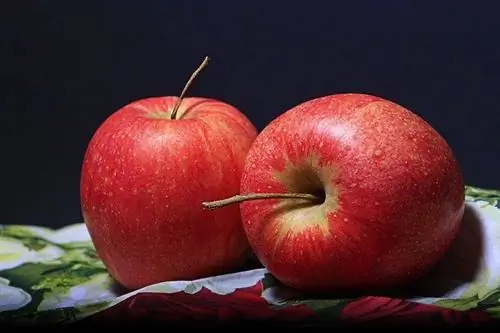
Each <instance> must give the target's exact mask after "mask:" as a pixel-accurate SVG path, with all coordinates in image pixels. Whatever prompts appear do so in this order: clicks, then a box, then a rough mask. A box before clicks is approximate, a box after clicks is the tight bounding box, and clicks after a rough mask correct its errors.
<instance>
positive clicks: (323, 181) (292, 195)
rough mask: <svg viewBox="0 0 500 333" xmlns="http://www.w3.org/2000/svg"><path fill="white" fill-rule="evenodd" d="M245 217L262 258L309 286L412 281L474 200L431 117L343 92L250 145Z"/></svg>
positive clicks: (292, 114)
mask: <svg viewBox="0 0 500 333" xmlns="http://www.w3.org/2000/svg"><path fill="white" fill-rule="evenodd" d="M238 202H241V214H242V222H243V224H244V228H245V231H246V234H247V236H248V239H249V242H250V245H251V247H252V248H253V249H254V251H255V254H256V256H257V257H258V258H259V259H260V261H261V262H262V263H263V264H264V266H266V267H267V268H268V270H269V271H270V272H271V273H272V274H273V275H274V276H276V277H277V278H278V279H279V280H281V282H283V283H284V284H286V285H288V286H290V287H293V288H296V289H301V290H305V291H311V292H321V291H330V292H334V291H369V290H375V289H379V290H380V289H385V288H392V287H396V286H402V285H406V284H409V283H412V282H414V281H415V280H416V279H418V278H419V277H421V276H422V275H423V274H425V273H426V272H427V271H428V270H429V269H430V268H431V267H433V266H434V265H435V264H436V263H437V262H438V261H439V260H440V258H442V256H443V255H444V253H445V252H446V251H447V249H448V248H449V247H450V245H451V244H452V242H453V240H454V238H455V237H456V235H457V232H458V231H459V228H460V224H461V220H462V216H463V213H464V206H465V195H464V183H463V178H462V173H461V170H460V167H459V164H458V163H457V161H456V159H455V158H454V156H453V153H452V150H451V149H450V147H449V146H448V144H447V142H446V141H445V140H444V139H443V138H442V137H441V136H440V135H439V134H438V132H437V131H436V130H435V129H433V128H432V127H431V126H430V125H429V124H428V123H427V122H425V121H424V120H423V119H422V118H420V117H419V116H417V115H416V114H414V113H412V112H410V111H409V110H407V109H405V108H403V107H402V106H400V105H397V104H395V103H393V102H391V101H387V100H385V99H382V98H379V97H375V96H370V95H365V94H336V95H331V96H326V97H321V98H317V99H313V100H311V101H308V102H305V103H303V104H300V105H298V106H296V107H294V108H292V109H291V110H289V111H287V112H285V113H284V114H282V115H281V116H279V117H278V118H277V119H275V120H274V121H272V122H271V123H270V124H269V125H268V126H267V127H266V128H265V129H264V130H263V131H262V132H261V133H260V134H259V136H258V137H257V139H256V140H255V142H254V144H253V145H252V148H251V149H250V151H249V153H248V155H247V159H246V163H245V168H244V171H243V175H242V181H241V195H238V196H235V197H232V198H229V199H224V200H219V201H215V202H206V203H204V206H205V207H207V208H209V209H210V208H211V209H215V208H220V207H223V206H226V205H231V204H233V203H238Z"/></svg>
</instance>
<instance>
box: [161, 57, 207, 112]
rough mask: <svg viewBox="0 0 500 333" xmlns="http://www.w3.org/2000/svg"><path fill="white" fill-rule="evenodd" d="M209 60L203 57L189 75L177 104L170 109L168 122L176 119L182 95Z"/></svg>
mask: <svg viewBox="0 0 500 333" xmlns="http://www.w3.org/2000/svg"><path fill="white" fill-rule="evenodd" d="M209 60H210V58H209V57H205V59H203V62H202V63H201V65H200V66H198V68H197V69H196V70H195V71H194V72H193V74H191V77H190V78H189V80H188V81H187V82H186V85H185V86H184V88H183V89H182V92H181V94H180V95H179V99H178V100H177V102H176V103H175V105H174V108H173V109H172V113H171V114H170V120H175V119H177V112H178V111H179V107H180V106H181V103H182V100H183V99H184V95H185V94H186V92H187V90H188V89H189V87H190V86H191V84H192V83H193V81H194V79H195V78H196V77H197V76H198V74H200V72H201V71H202V70H203V69H204V68H205V67H206V66H207V65H208V61H209Z"/></svg>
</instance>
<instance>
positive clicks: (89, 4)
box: [0, 0, 500, 226]
mask: <svg viewBox="0 0 500 333" xmlns="http://www.w3.org/2000/svg"><path fill="white" fill-rule="evenodd" d="M495 3H496V2H495V1H477V2H473V1H444V0H440V1H409V0H406V1H405V0H391V1H390V0H385V1H376V0H372V1H353V0H350V1H312V0H309V1H283V0H281V1H278V0H274V1H262V0H261V1H258V0H253V1H249V0H247V1H222V0H219V1H203V0H183V1H176V0H175V1H174V0H168V1H102V2H98V1H94V2H93V1H12V0H11V1H2V4H1V5H0V22H1V27H0V34H1V36H0V37H1V47H2V48H1V49H0V51H1V53H0V54H1V60H2V61H1V66H2V67H1V80H2V81H4V82H3V83H4V84H3V88H2V90H1V91H2V92H1V94H2V98H1V101H0V103H1V104H0V106H1V109H0V110H1V112H2V115H1V120H0V124H1V135H2V140H1V143H2V147H1V152H0V154H1V155H0V156H1V158H2V160H1V165H2V169H1V170H2V172H1V176H2V182H1V187H2V194H3V195H2V213H3V214H2V221H0V223H26V224H40V225H51V226H61V225H65V224H69V223H74V222H80V221H81V214H80V207H79V204H80V203H79V176H80V166H81V161H82V157H83V153H84V150H85V148H86V145H87V143H88V141H89V139H90V137H91V135H92V134H93V132H94V131H95V130H96V129H97V127H98V126H99V124H100V123H101V122H102V121H103V120H104V119H105V118H106V117H107V116H109V115H110V114H111V113H112V112H114V111H115V110H117V109H118V108H120V107H121V106H123V105H124V104H126V103H128V102H130V101H132V100H135V99H139V98H143V97H147V96H154V95H177V94H178V93H179V92H180V90H181V88H182V86H183V85H184V83H185V81H186V79H187V78H188V77H189V75H190V74H191V72H192V71H193V69H194V68H195V67H196V66H197V65H198V64H199V62H200V61H201V59H202V58H203V56H205V55H209V56H211V58H212V61H211V63H210V65H209V67H208V68H207V69H206V70H205V71H204V72H203V73H202V75H201V76H200V77H199V78H198V80H197V81H196V83H195V84H194V85H193V87H192V89H191V90H190V93H189V94H190V95H204V96H210V97H215V98H218V99H222V100H225V101H227V102H229V103H231V104H234V105H235V106H237V107H238V108H239V109H241V110H242V111H243V112H244V113H246V114H247V116H248V117H249V118H250V119H251V120H252V121H253V122H254V123H255V125H256V126H257V127H258V128H259V129H262V128H263V127H264V126H265V124H266V123H267V122H269V121H270V120H271V119H273V118H274V117H276V116H277V115H278V114H280V113H282V112H283V111H285V110H286V109H288V108H290V107H292V106H294V105H296V104H298V103H300V102H303V101H305V100H308V99H311V98H313V97H318V96H321V95H326V94H331V93H337V92H364V93H370V94H376V95H379V96H381V97H385V98H388V99H391V100H393V101H395V102H398V103H400V104H402V105H404V106H406V107H408V108H410V109H412V110H413V111H414V112H416V113H418V114H420V115H421V116H423V117H424V118H425V119H426V120H427V121H429V122H430V123H431V124H432V125H433V126H434V127H435V128H436V129H437V130H438V131H440V132H441V134H442V135H443V136H444V137H445V138H446V139H447V140H448V142H449V144H450V145H451V146H452V148H453V149H454V151H455V152H456V155H457V157H458V159H459V161H460V162H461V164H462V167H463V171H464V174H465V177H466V181H467V183H469V184H472V185H477V186H482V187H490V188H500V179H499V177H497V170H498V169H499V167H500V161H499V159H498V158H497V152H498V151H499V148H500V143H499V142H500V140H499V139H498V137H499V136H498V135H496V133H497V131H498V129H499V128H500V122H499V121H498V120H497V119H498V118H497V114H498V112H499V105H500V84H499V82H498V80H499V78H500V64H499V59H500V38H499V33H500V23H499V22H500V21H498V13H499V7H500V6H498V5H495Z"/></svg>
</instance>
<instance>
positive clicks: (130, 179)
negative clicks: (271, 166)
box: [80, 58, 257, 289]
mask: <svg viewBox="0 0 500 333" xmlns="http://www.w3.org/2000/svg"><path fill="white" fill-rule="evenodd" d="M207 62H208V58H205V60H204V61H203V63H202V65H201V66H200V67H199V68H198V69H197V70H196V71H195V72H194V73H193V75H192V76H191V78H190V80H189V81H188V83H187V84H186V86H185V88H184V90H183V92H182V94H181V96H180V98H177V97H174V96H167V97H153V98H145V99H142V100H138V101H135V102H133V103H130V104H128V105H126V106H124V107H123V108H121V109H120V110H118V111H116V112H115V113H114V114H112V115H111V116H110V117H109V118H107V119H106V120H105V121H104V122H103V123H102V124H101V126H100V127H99V128H98V129H97V131H96V132H95V134H94V135H93V137H92V139H91V141H90V143H89V145H88V147H87V150H86V152H85V156H84V160H83V166H82V172H81V184H80V185H81V205H82V212H83V216H84V219H85V223H86V225H87V227H88V230H89V233H90V236H91V239H92V241H93V244H94V245H95V248H96V251H97V253H98V254H99V256H100V258H101V259H102V261H103V262H104V264H105V265H106V267H107V269H108V270H109V272H110V274H111V275H112V276H113V277H114V278H115V279H116V280H117V281H118V282H119V283H121V284H122V285H124V286H125V287H127V288H128V289H137V288H140V287H144V286H146V285H149V284H153V283H157V282H161V281H165V280H185V279H186V280H187V279H195V278H200V277H204V276H207V275H212V274H217V273H221V272H225V271H227V270H231V269H235V268H237V267H238V266H239V265H240V264H242V262H243V260H245V258H244V253H245V251H246V250H247V249H248V242H247V240H246V236H245V233H244V230H243V226H242V224H241V220H240V211H239V207H238V206H234V207H231V208H230V209H227V210H223V211H222V210H221V211H219V212H217V213H216V214H209V213H207V212H206V211H204V210H203V208H202V206H201V202H202V201H207V200H214V199H215V198H219V197H224V196H230V195H234V194H236V193H238V192H239V186H240V179H241V172H242V169H243V165H244V159H245V156H246V154H247V152H248V149H249V148H250V145H251V144H252V142H253V141H254V139H255V137H256V136H257V131H256V129H255V127H254V126H253V125H252V123H251V122H250V121H249V120H248V119H247V118H246V117H245V116H244V115H243V114H242V113H241V112H239V111H238V110H237V109H236V108H235V107H233V106H231V105H229V104H226V103H224V102H221V101H217V100H213V99H208V98H194V97H192V98H183V96H184V94H185V92H186V90H187V88H188V87H189V85H190V84H191V82H192V80H193V79H194V77H195V76H196V75H197V74H198V73H199V72H200V71H201V70H202V68H203V67H205V66H206V65H207Z"/></svg>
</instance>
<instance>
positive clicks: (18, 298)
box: [0, 186, 500, 324]
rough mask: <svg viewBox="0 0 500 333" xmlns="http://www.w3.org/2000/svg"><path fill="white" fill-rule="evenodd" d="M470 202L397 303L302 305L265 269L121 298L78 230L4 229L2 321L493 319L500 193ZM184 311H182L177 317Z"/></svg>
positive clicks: (481, 193)
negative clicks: (454, 235)
mask: <svg viewBox="0 0 500 333" xmlns="http://www.w3.org/2000/svg"><path fill="white" fill-rule="evenodd" d="M466 200H467V207H466V213H465V218H464V222H463V224H462V230H461V232H460V235H459V237H458V239H457V241H456V242H455V244H454V245H453V247H452V248H451V249H450V251H449V253H448V254H447V255H446V257H445V258H444V259H443V260H442V261H441V262H440V263H439V264H438V265H437V266H436V267H435V268H434V269H433V270H432V271H431V272H430V273H429V274H428V276H426V277H425V278H424V279H422V281H420V282H419V283H417V285H415V286H414V288H412V290H411V291H406V292H404V293H402V294H401V297H395V296H394V295H392V296H391V297H389V296H386V297H383V296H374V295H363V296H359V297H351V298H334V297H330V298H328V299H323V298H321V299H320V298H314V297H308V296H306V295H301V294H300V293H298V292H297V291H294V290H291V289H289V288H286V287H284V286H283V285H281V284H280V283H279V281H277V280H276V279H275V278H274V277H273V276H272V275H271V274H270V273H269V272H267V270H266V269H265V268H253V269H249V270H245V271H241V272H237V273H232V274H226V275H221V276H215V277H209V278H205V279H199V280H196V281H170V282H163V283H159V284H155V285H151V286H148V287H145V288H142V289H140V290H136V291H133V292H126V291H123V289H121V288H119V287H118V286H117V285H116V284H115V283H114V281H113V279H112V278H111V277H110V276H109V275H108V273H107V271H106V268H105V267H104V265H103V264H102V262H101V261H100V260H99V258H98V256H97V255H96V252H95V249H94V247H93V245H92V242H91V241H90V237H89V234H88V232H87V229H86V227H85V225H84V224H83V223H80V224H75V225H70V226H67V227H65V228H62V229H59V230H52V229H48V228H43V227H37V226H19V225H0V322H2V321H3V322H15V323H28V324H29V323H40V322H42V323H43V322H74V321H75V320H81V319H83V320H85V319H89V318H90V319H92V318H99V316H101V315H107V314H109V315H117V314H118V313H122V312H120V311H122V310H123V311H125V312H123V313H127V314H130V313H134V314H136V313H143V312H144V311H145V310H144V311H143V310H141V309H142V308H141V306H143V305H140V304H159V305H157V306H161V307H163V308H164V310H163V311H164V312H162V313H163V314H162V316H164V317H165V316H166V317H168V316H169V314H172V315H175V316H179V318H180V317H182V318H185V317H186V316H187V317H189V318H190V316H194V317H198V316H201V317H203V318H217V320H230V319H231V318H233V319H234V318H236V317H238V316H239V317H241V316H248V317H250V318H252V317H256V318H257V317H258V318H270V317H273V316H274V314H275V313H276V315H277V316H278V317H279V315H278V314H281V317H294V318H305V319H307V320H309V319H310V318H314V320H326V321H328V320H331V319H344V320H356V319H358V320H359V322H366V321H370V320H383V319H388V320H389V319H390V320H393V321H394V320H396V321H397V320H401V319H402V318H407V319H408V318H420V319H419V320H421V319H422V318H424V319H425V318H427V319H429V320H431V319H430V318H435V317H436V315H435V314H436V313H438V314H440V315H439V317H440V318H442V322H443V323H449V322H451V321H456V320H457V318H458V317H459V316H461V315H462V314H463V315H464V316H463V318H462V319H460V320H466V321H469V320H470V321H474V320H485V318H486V317H487V318H497V317H500V191H496V190H488V189H481V188H477V187H470V186H468V187H466ZM403 295H405V296H403ZM141 299H142V300H144V302H143V303H141ZM146 300H147V301H146ZM155 302H156V303H155ZM190 302H193V304H191V303H190ZM138 304H139V305H138ZM175 304H177V305H175ZM182 305H184V307H185V308H186V309H187V310H182V311H180V310H179V309H178V308H179V307H182ZM175 306H177V307H175ZM247 307H248V308H247ZM131 311H132V312H131ZM183 311H184V312H183ZM146 312H152V311H146ZM153 312H154V311H153ZM188 312H190V313H188ZM193 313H194V315H193ZM311 316H312V317H311ZM278 317H277V318H278ZM281 317H280V318H281ZM464 318H465V319H464ZM427 319H426V320H427Z"/></svg>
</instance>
